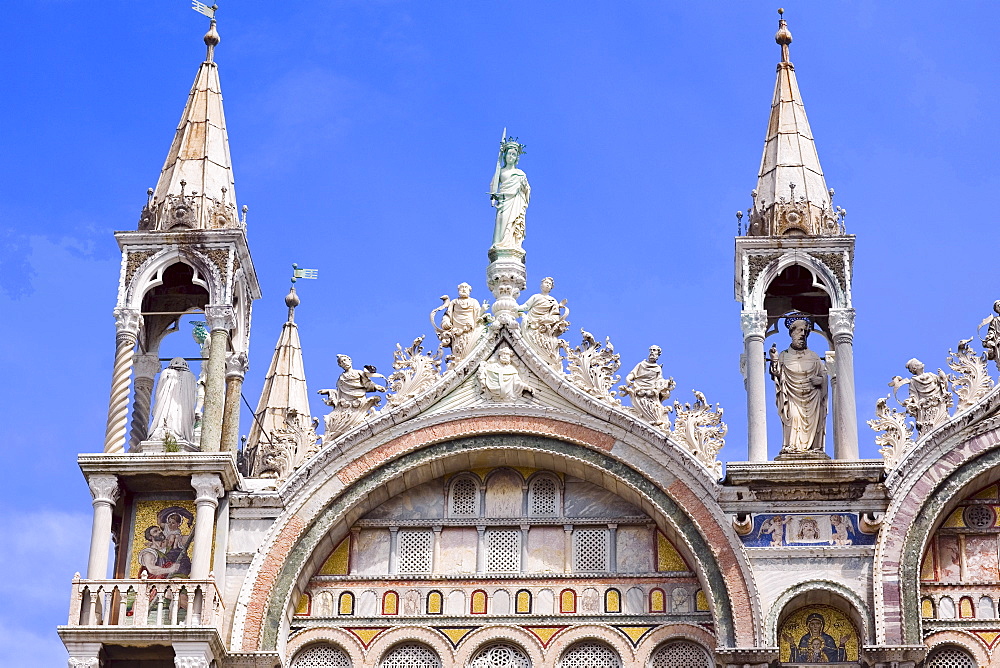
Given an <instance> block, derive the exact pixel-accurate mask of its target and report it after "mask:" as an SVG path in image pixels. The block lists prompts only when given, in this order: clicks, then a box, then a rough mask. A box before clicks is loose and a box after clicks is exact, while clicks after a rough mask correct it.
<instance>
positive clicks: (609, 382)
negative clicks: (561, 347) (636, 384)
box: [566, 329, 621, 404]
mask: <svg viewBox="0 0 1000 668" xmlns="http://www.w3.org/2000/svg"><path fill="white" fill-rule="evenodd" d="M580 334H581V335H582V337H583V341H582V342H581V343H580V345H579V346H577V347H576V348H573V349H572V350H569V349H567V351H566V360H567V362H568V364H567V369H568V372H569V380H570V382H571V383H573V384H574V385H576V386H577V387H578V388H580V389H581V390H583V391H584V392H586V393H587V394H589V395H591V396H593V397H596V398H598V399H601V400H602V401H607V402H608V403H610V404H620V403H621V401H620V400H618V399H616V398H615V395H614V390H613V389H612V387H613V386H614V385H615V384H616V383H617V382H618V381H619V380H621V376H617V375H615V372H616V371H618V368H619V367H620V366H621V358H620V357H619V355H618V354H617V353H616V352H615V347H614V346H613V345H612V344H611V339H610V338H605V340H604V345H603V347H602V345H601V344H600V343H598V342H597V340H596V339H594V335H593V334H591V333H590V332H588V331H585V330H583V329H581V330H580Z"/></svg>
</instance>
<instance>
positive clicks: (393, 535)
mask: <svg viewBox="0 0 1000 668" xmlns="http://www.w3.org/2000/svg"><path fill="white" fill-rule="evenodd" d="M398 551H399V527H389V574H390V575H395V574H396V572H397V570H398V569H399V558H398V557H397V553H398Z"/></svg>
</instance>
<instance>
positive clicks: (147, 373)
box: [132, 353, 163, 380]
mask: <svg viewBox="0 0 1000 668" xmlns="http://www.w3.org/2000/svg"><path fill="white" fill-rule="evenodd" d="M132 366H133V368H134V369H135V377H136V380H138V379H139V378H148V379H150V380H152V379H153V378H155V377H156V374H158V373H160V369H162V368H163V365H162V364H161V363H160V356H159V355H157V354H156V353H145V354H143V355H139V354H136V355H135V356H134V357H133V358H132Z"/></svg>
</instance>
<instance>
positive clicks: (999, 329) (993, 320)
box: [979, 299, 1000, 369]
mask: <svg viewBox="0 0 1000 668" xmlns="http://www.w3.org/2000/svg"><path fill="white" fill-rule="evenodd" d="M993 312H994V313H995V314H996V315H990V316H987V317H986V319H985V320H983V321H982V322H981V323H980V324H979V327H980V328H982V326H983V325H989V327H988V328H987V329H986V337H985V338H984V339H983V349H984V350H985V351H986V359H988V360H993V363H994V364H996V365H997V369H1000V299H998V300H997V301H995V302H993Z"/></svg>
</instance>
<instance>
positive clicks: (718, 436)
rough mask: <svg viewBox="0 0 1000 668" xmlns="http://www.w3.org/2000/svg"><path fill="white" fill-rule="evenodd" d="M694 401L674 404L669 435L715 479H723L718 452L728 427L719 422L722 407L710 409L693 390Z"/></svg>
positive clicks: (706, 402)
mask: <svg viewBox="0 0 1000 668" xmlns="http://www.w3.org/2000/svg"><path fill="white" fill-rule="evenodd" d="M692 392H693V394H694V397H695V402H694V403H693V404H691V403H687V402H685V403H684V404H683V405H682V404H681V402H679V401H676V400H675V401H674V405H673V407H672V410H673V411H674V428H673V431H671V432H670V435H671V436H672V437H673V438H674V440H675V441H677V442H678V443H680V444H681V445H683V446H684V447H685V448H686V449H687V450H688V452H690V453H691V454H692V455H694V457H695V459H697V460H698V461H699V462H701V463H702V464H704V465H705V468H707V469H708V470H709V471H711V472H712V473H713V474H714V475H715V476H716V477H721V476H722V462H720V461H719V459H718V455H719V450H721V449H722V447H723V446H724V445H725V444H726V441H725V436H726V433H727V432H728V431H729V427H728V425H726V423H725V422H723V421H722V407H721V406H719V404H716V405H715V408H713V407H712V404H710V403H708V401H707V400H706V399H705V395H704V394H702V393H701V392H699V391H698V390H692Z"/></svg>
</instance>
